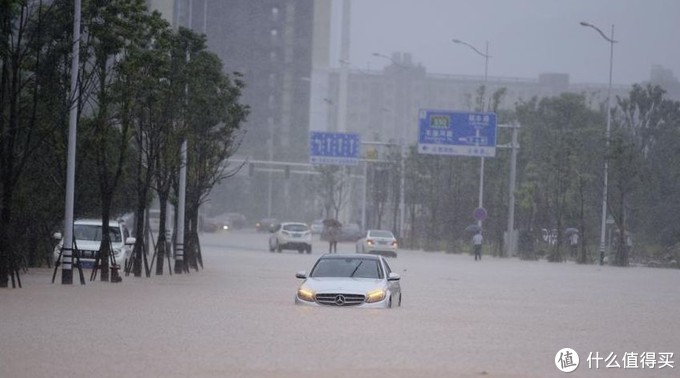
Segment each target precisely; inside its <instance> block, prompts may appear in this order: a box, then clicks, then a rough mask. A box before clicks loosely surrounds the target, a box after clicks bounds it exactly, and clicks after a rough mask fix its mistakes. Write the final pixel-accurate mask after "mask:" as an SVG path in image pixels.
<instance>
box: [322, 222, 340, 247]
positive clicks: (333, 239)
mask: <svg viewBox="0 0 680 378" xmlns="http://www.w3.org/2000/svg"><path fill="white" fill-rule="evenodd" d="M323 224H324V226H325V227H326V230H327V232H326V237H327V238H328V253H338V234H339V233H340V226H342V224H341V223H340V222H338V221H337V220H335V219H326V220H324V221H323Z"/></svg>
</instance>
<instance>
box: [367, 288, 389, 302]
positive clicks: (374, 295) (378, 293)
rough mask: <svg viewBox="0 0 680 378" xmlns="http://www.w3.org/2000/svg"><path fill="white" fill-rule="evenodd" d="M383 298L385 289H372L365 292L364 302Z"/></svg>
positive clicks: (377, 300) (378, 300)
mask: <svg viewBox="0 0 680 378" xmlns="http://www.w3.org/2000/svg"><path fill="white" fill-rule="evenodd" d="M383 299H385V290H383V289H378V290H373V291H371V292H369V293H368V294H366V303H374V302H380V301H382V300H383Z"/></svg>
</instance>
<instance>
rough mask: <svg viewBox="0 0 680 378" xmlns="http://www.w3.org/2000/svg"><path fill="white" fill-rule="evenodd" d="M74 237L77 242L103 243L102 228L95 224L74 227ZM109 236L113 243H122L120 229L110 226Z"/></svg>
mask: <svg viewBox="0 0 680 378" xmlns="http://www.w3.org/2000/svg"><path fill="white" fill-rule="evenodd" d="M73 235H74V236H75V238H76V240H87V241H101V240H102V226H97V225H93V224H76V225H74V226H73ZM109 236H110V238H111V241H112V242H113V243H120V242H121V241H122V240H123V239H121V235H120V229H119V228H118V227H112V226H109Z"/></svg>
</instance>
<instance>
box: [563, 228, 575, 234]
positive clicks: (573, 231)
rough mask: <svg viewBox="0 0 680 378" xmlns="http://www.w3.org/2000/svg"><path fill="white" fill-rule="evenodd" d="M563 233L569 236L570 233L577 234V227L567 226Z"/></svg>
mask: <svg viewBox="0 0 680 378" xmlns="http://www.w3.org/2000/svg"><path fill="white" fill-rule="evenodd" d="M564 234H565V235H567V236H569V235H571V234H578V229H577V228H574V227H569V228H567V229H566V230H564Z"/></svg>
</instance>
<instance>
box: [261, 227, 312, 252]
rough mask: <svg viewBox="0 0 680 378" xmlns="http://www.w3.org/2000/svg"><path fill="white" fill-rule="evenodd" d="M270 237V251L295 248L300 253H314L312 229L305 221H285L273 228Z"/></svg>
mask: <svg viewBox="0 0 680 378" xmlns="http://www.w3.org/2000/svg"><path fill="white" fill-rule="evenodd" d="M271 232H272V234H271V236H270V237H269V251H270V252H274V251H277V252H281V251H282V250H284V249H294V250H297V251H298V252H299V253H303V252H307V253H312V231H311V230H310V229H309V226H307V224H305V223H299V222H284V223H280V224H277V225H275V226H274V227H273V228H272V231H271Z"/></svg>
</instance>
